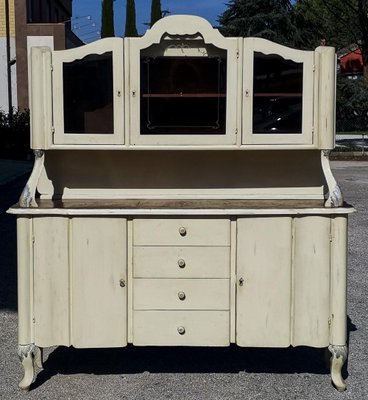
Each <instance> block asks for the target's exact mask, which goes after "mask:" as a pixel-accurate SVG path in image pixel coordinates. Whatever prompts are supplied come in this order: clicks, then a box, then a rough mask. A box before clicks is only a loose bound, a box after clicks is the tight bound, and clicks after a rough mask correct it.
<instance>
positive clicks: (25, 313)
mask: <svg viewBox="0 0 368 400" xmlns="http://www.w3.org/2000/svg"><path fill="white" fill-rule="evenodd" d="M17 259H18V271H17V272H18V326H19V327H18V343H19V344H20V345H26V344H29V343H33V341H34V339H33V326H32V325H33V324H32V315H33V310H32V306H33V254H32V220H31V219H30V218H19V217H18V219H17Z"/></svg>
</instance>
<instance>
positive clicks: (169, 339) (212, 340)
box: [133, 311, 230, 346]
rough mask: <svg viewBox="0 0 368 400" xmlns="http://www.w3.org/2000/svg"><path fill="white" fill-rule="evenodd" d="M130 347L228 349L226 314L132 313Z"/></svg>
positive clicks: (187, 312)
mask: <svg viewBox="0 0 368 400" xmlns="http://www.w3.org/2000/svg"><path fill="white" fill-rule="evenodd" d="M133 344H135V345H138V346H139V345H142V346H147V345H148V346H154V345H157V346H229V344H230V316H229V312H228V311H135V312H134V315H133Z"/></svg>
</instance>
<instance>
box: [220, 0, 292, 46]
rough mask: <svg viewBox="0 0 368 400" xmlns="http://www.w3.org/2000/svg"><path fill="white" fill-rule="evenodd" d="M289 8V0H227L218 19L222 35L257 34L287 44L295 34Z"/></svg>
mask: <svg viewBox="0 0 368 400" xmlns="http://www.w3.org/2000/svg"><path fill="white" fill-rule="evenodd" d="M291 8H292V6H291V0H230V1H229V3H227V9H226V10H225V12H224V13H223V14H222V15H220V17H219V19H218V21H219V22H220V25H221V27H220V29H221V32H222V33H223V34H224V35H225V36H257V37H263V38H265V39H269V40H273V41H275V42H278V43H281V44H284V45H288V44H291V43H292V41H293V36H294V35H295V27H294V26H293V24H292V21H291Z"/></svg>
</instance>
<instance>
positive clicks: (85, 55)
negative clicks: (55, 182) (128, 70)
mask: <svg viewBox="0 0 368 400" xmlns="http://www.w3.org/2000/svg"><path fill="white" fill-rule="evenodd" d="M52 86H53V93H52V96H53V106H54V109H53V139H52V144H54V145H68V144H71V145H78V144H80V145H110V144H123V143H124V88H123V40H122V39H117V38H109V39H104V40H101V41H98V42H95V43H93V44H89V45H86V46H82V47H79V48H76V49H71V50H64V51H55V52H53V53H52Z"/></svg>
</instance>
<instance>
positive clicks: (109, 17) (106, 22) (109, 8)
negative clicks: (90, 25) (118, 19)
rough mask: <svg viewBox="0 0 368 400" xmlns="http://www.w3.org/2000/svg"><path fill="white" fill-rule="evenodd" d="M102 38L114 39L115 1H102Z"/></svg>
mask: <svg viewBox="0 0 368 400" xmlns="http://www.w3.org/2000/svg"><path fill="white" fill-rule="evenodd" d="M101 14H102V17H101V37H102V38H105V37H113V36H115V31H114V0H102V13H101Z"/></svg>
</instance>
